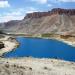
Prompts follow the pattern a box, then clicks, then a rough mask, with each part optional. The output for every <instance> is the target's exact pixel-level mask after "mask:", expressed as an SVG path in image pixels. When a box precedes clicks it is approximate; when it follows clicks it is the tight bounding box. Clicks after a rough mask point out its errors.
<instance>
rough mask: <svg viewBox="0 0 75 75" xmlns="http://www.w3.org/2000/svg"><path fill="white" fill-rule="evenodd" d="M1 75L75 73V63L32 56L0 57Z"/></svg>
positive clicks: (63, 74) (60, 74)
mask: <svg viewBox="0 0 75 75" xmlns="http://www.w3.org/2000/svg"><path fill="white" fill-rule="evenodd" d="M0 75H75V63H74V62H68V61H63V60H56V59H45V58H42V59H37V58H31V57H29V58H8V59H5V58H0Z"/></svg>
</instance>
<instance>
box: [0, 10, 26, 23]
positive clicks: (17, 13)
mask: <svg viewBox="0 0 75 75" xmlns="http://www.w3.org/2000/svg"><path fill="white" fill-rule="evenodd" d="M24 11H25V10H24V9H17V10H14V11H11V12H8V13H4V14H1V15H0V22H7V21H10V20H21V19H23V18H24V16H25V14H24Z"/></svg>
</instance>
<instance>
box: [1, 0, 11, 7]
mask: <svg viewBox="0 0 75 75" xmlns="http://www.w3.org/2000/svg"><path fill="white" fill-rule="evenodd" d="M4 7H10V4H9V3H8V1H0V8H4Z"/></svg>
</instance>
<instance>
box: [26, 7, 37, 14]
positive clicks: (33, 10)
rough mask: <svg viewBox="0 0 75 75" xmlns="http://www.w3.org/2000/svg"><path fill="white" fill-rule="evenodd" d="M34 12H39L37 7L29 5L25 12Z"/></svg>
mask: <svg viewBox="0 0 75 75" xmlns="http://www.w3.org/2000/svg"><path fill="white" fill-rule="evenodd" d="M33 12H37V9H35V8H33V7H27V8H26V10H25V13H33Z"/></svg>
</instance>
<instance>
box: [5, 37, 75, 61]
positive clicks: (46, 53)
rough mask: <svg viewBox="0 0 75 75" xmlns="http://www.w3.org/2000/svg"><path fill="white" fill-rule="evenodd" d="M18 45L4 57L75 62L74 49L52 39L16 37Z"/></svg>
mask: <svg viewBox="0 0 75 75" xmlns="http://www.w3.org/2000/svg"><path fill="white" fill-rule="evenodd" d="M16 39H17V41H18V42H19V43H20V45H19V47H18V48H16V49H15V50H13V51H11V52H9V53H6V54H5V55H4V57H6V58H8V57H29V56H32V57H35V58H58V59H63V60H68V61H75V47H72V46H70V45H67V44H65V43H63V42H60V41H57V40H52V39H39V38H24V37H17V38H16Z"/></svg>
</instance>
